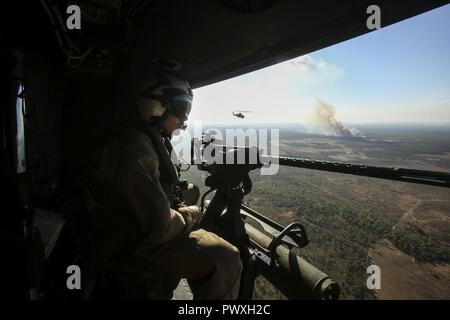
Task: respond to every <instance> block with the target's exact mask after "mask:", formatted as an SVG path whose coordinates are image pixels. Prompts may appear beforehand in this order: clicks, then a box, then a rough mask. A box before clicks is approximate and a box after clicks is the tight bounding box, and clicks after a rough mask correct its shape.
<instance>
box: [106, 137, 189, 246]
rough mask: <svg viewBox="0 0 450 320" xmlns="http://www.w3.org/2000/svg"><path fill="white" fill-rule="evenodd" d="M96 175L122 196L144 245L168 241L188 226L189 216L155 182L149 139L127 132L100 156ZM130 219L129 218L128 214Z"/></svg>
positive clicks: (154, 156)
mask: <svg viewBox="0 0 450 320" xmlns="http://www.w3.org/2000/svg"><path fill="white" fill-rule="evenodd" d="M101 158H102V161H101V170H100V176H103V177H104V178H105V179H106V180H109V181H110V182H111V183H113V184H114V185H115V186H116V187H117V188H118V189H119V191H120V193H121V194H122V195H123V196H124V197H125V200H126V201H127V203H128V206H129V208H130V211H131V212H129V213H127V215H128V214H130V215H132V216H134V219H136V220H137V222H138V224H139V228H140V230H141V232H142V234H143V236H144V242H146V243H148V244H160V243H165V242H167V241H170V240H172V239H173V238H175V237H176V236H178V235H179V234H181V233H183V232H185V231H186V229H188V228H189V224H190V222H191V221H190V220H191V219H189V217H187V216H186V219H184V216H183V215H182V214H181V213H179V212H177V211H175V210H172V209H171V208H170V204H169V200H168V199H167V196H166V194H165V192H164V190H163V189H162V186H161V184H160V182H159V174H160V173H159V169H158V167H159V158H158V156H157V154H156V152H155V151H154V149H153V145H152V143H151V141H149V139H147V138H146V137H144V135H143V134H141V133H139V132H136V131H131V132H129V133H128V134H127V135H126V136H125V138H124V139H123V140H121V141H120V142H117V143H115V144H113V145H111V146H110V147H108V148H107V149H106V150H105V151H104V152H103V155H102V157H101ZM130 218H131V217H130Z"/></svg>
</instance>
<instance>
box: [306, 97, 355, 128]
mask: <svg viewBox="0 0 450 320" xmlns="http://www.w3.org/2000/svg"><path fill="white" fill-rule="evenodd" d="M313 121H314V122H316V123H317V124H319V125H320V126H321V127H322V129H323V130H324V131H325V132H326V133H328V134H333V135H338V136H346V137H364V136H363V134H362V133H361V131H359V130H358V129H356V128H347V127H346V126H345V125H343V124H342V122H340V121H338V120H337V119H336V117H335V109H334V107H333V106H331V105H329V104H327V103H325V102H323V101H322V100H319V99H317V104H316V107H315V108H314V114H313Z"/></svg>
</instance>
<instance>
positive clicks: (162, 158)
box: [92, 124, 242, 299]
mask: <svg viewBox="0 0 450 320" xmlns="http://www.w3.org/2000/svg"><path fill="white" fill-rule="evenodd" d="M165 142H166V143H167V139H166V141H165V140H164V138H163V137H162V136H161V134H160V132H159V130H158V129H157V128H156V127H152V126H150V125H145V124H142V125H141V126H137V127H136V126H131V125H130V126H126V127H124V128H122V129H121V130H119V133H118V134H116V135H115V138H114V139H113V140H112V142H111V143H108V144H107V146H106V147H104V148H103V149H102V150H101V152H100V153H99V155H98V157H97V160H96V166H95V168H94V171H93V175H92V177H93V179H94V181H97V182H100V183H102V184H103V185H107V186H109V187H111V188H113V189H114V190H116V192H115V193H113V194H115V196H110V197H109V198H110V199H104V198H103V199H99V198H96V195H95V190H94V191H93V192H92V193H93V194H92V198H93V206H94V207H95V206H97V207H104V206H109V207H110V211H111V213H110V214H108V217H109V218H108V219H106V220H108V221H107V222H106V221H104V222H103V223H104V226H102V227H103V229H105V228H106V229H108V230H107V231H104V230H103V231H98V232H97V233H98V234H102V235H101V236H100V238H101V239H102V240H100V241H103V242H104V243H103V244H102V249H101V250H100V251H102V252H99V258H100V256H102V255H103V256H104V260H107V259H108V258H109V257H110V256H120V255H124V252H125V253H126V254H125V256H126V255H128V256H129V257H130V258H131V259H132V260H134V261H138V262H140V263H143V264H144V265H146V266H148V268H149V269H150V268H151V269H155V268H156V269H157V270H160V271H161V272H163V273H166V274H169V275H171V276H175V277H178V278H187V279H188V281H189V284H190V286H191V289H192V291H193V294H194V298H195V299H236V298H237V296H238V291H239V284H240V275H241V270H242V265H241V260H240V255H239V251H238V249H237V248H236V247H235V246H233V245H231V244H230V243H228V242H227V241H225V240H224V239H222V238H220V237H219V236H217V235H216V234H214V233H211V232H208V231H206V230H204V229H196V228H195V225H196V224H197V223H198V219H199V215H198V212H197V213H195V208H193V207H185V208H183V207H181V208H177V207H176V206H175V205H174V197H173V194H174V193H173V191H174V188H175V186H174V183H173V182H174V179H177V178H178V172H176V171H175V172H176V175H175V176H174V170H175V168H174V164H173V162H172V161H171V160H170V154H169V150H168V149H167V147H168V146H167V144H165ZM109 187H108V188H109ZM103 189H104V188H103ZM119 198H122V202H121V203H122V204H120V203H119V202H120V199H119ZM124 203H125V205H124ZM96 224H97V225H100V224H102V222H98V221H97V223H96ZM102 227H101V228H99V229H102ZM102 232H103V233H102ZM105 256H106V257H105Z"/></svg>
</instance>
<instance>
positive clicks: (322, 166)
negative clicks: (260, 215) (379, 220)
mask: <svg viewBox="0 0 450 320" xmlns="http://www.w3.org/2000/svg"><path fill="white" fill-rule="evenodd" d="M260 159H261V161H262V162H263V163H268V162H269V161H272V162H274V161H275V162H276V161H278V163H279V165H282V166H288V167H295V168H306V169H313V170H321V171H329V172H338V173H344V174H352V175H358V176H365V177H372V178H380V179H387V180H398V181H405V182H412V183H419V184H426V185H432V186H439V187H447V188H449V187H450V173H446V172H437V171H428V170H416V169H405V168H395V167H378V166H368V165H358V164H349V163H341V162H330V161H318V160H310V159H305V158H290V157H274V156H267V155H261V156H260Z"/></svg>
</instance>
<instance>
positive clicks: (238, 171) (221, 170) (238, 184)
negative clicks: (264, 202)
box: [191, 140, 450, 299]
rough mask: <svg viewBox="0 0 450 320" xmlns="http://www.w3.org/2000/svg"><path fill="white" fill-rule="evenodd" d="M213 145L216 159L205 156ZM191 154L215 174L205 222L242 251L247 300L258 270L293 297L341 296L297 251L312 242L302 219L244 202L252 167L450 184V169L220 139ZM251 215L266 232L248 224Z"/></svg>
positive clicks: (243, 287) (204, 206)
mask: <svg viewBox="0 0 450 320" xmlns="http://www.w3.org/2000/svg"><path fill="white" fill-rule="evenodd" d="M207 148H209V150H210V152H211V154H210V155H212V156H213V159H212V158H209V159H208V157H206V156H205V154H204V151H205V150H206V149H207ZM191 155H192V158H191V163H192V164H194V163H195V164H197V166H198V168H199V169H200V170H203V171H207V172H208V173H210V175H209V176H208V177H207V178H206V179H205V186H207V187H210V190H209V191H207V192H206V193H205V194H204V195H203V197H202V200H201V206H202V209H204V218H203V220H202V225H201V227H203V228H205V229H207V230H211V231H214V232H216V233H218V234H219V235H221V236H222V237H224V238H225V239H227V240H228V241H230V242H231V243H233V244H234V245H235V246H237V247H238V248H239V250H240V252H241V257H242V261H243V265H244V272H243V277H242V282H241V283H242V284H241V291H240V298H241V299H251V297H252V294H253V284H254V279H255V278H256V277H257V276H258V275H263V276H264V277H265V278H266V279H268V280H269V281H270V282H271V283H272V284H274V285H275V287H276V288H278V289H279V290H280V291H281V292H283V293H284V294H285V295H286V296H287V297H288V298H294V299H296V298H297V299H299V298H302V299H304V298H307V299H317V298H319V299H337V298H338V297H339V293H340V287H339V285H338V284H337V283H336V282H335V281H334V280H332V279H331V278H330V277H329V276H328V275H326V274H325V273H323V272H322V271H320V270H319V269H317V268H316V267H314V266H313V265H311V264H310V263H308V262H307V261H306V260H304V259H303V258H302V257H300V256H298V255H297V254H295V253H294V252H293V251H292V249H293V248H294V247H297V248H303V247H305V246H306V245H308V243H309V241H308V237H307V234H306V230H305V228H304V227H303V225H302V224H301V223H300V222H293V223H291V224H289V225H288V226H286V227H284V226H282V225H280V224H278V223H277V222H275V221H273V220H271V219H268V218H267V217H265V216H264V215H262V214H260V213H258V212H256V211H255V210H253V209H251V208H250V207H248V206H246V205H244V204H243V197H244V196H245V195H247V194H249V193H250V192H251V189H252V181H251V179H250V176H249V172H250V171H252V170H256V169H259V168H261V167H262V166H263V163H266V164H267V163H270V162H273V161H276V162H277V163H278V164H279V165H284V166H291V167H296V168H308V169H313V170H321V171H329V172H338V173H343V174H352V175H359V176H367V177H374V178H381V179H388V180H397V181H405V182H410V183H419V184H426V185H433V186H441V187H450V174H448V173H444V172H434V171H426V170H413V169H404V168H388V167H378V166H366V165H354V164H345V163H338V162H328V161H316V160H309V159H301V158H290V157H274V156H269V155H262V154H260V150H258V149H257V148H252V147H229V146H225V145H219V144H215V143H214V140H211V141H203V140H202V141H201V142H200V143H199V141H194V140H193V142H192V148H191ZM252 155H253V159H252ZM255 155H256V157H255ZM251 160H253V161H251ZM255 160H256V161H255ZM212 191H216V193H215V194H214V197H213V198H212V199H211V201H206V202H205V198H206V196H207V195H208V194H209V193H210V192H212ZM248 218H250V220H252V221H254V222H256V223H257V224H258V225H259V226H261V227H262V229H263V230H264V231H265V233H263V232H261V231H260V230H258V229H257V228H255V227H254V226H253V225H252V224H250V223H248V222H247V219H248ZM283 245H284V246H283Z"/></svg>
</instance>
